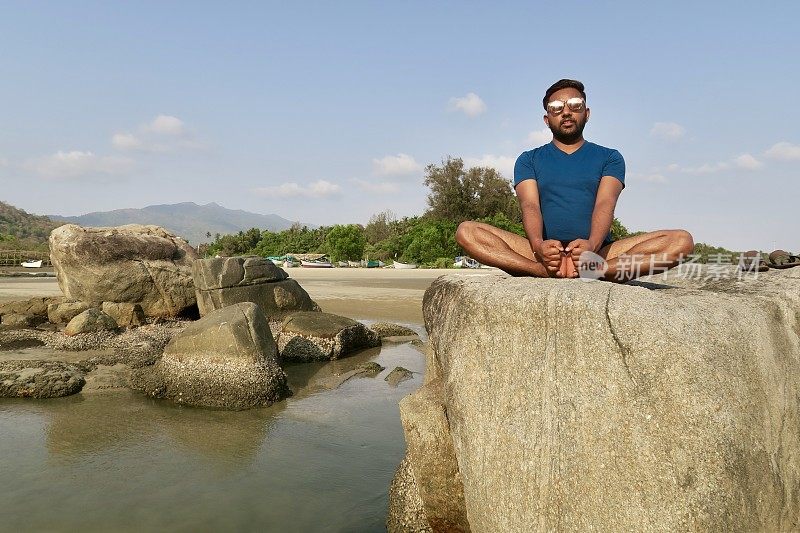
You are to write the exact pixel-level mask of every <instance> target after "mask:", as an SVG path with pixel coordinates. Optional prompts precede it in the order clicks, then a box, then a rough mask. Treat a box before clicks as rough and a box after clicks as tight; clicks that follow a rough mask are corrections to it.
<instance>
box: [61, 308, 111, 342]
mask: <svg viewBox="0 0 800 533" xmlns="http://www.w3.org/2000/svg"><path fill="white" fill-rule="evenodd" d="M115 329H117V322H116V321H115V320H114V319H113V318H111V317H110V316H108V315H107V314H105V313H104V312H102V311H101V310H99V309H97V308H96V307H92V308H91V309H87V310H86V311H84V312H83V313H81V314H79V315H78V316H76V317H75V318H73V319H72V320H70V321H69V324H67V327H66V328H64V333H65V334H67V335H69V336H70V337H72V336H74V335H78V334H80V333H93V332H95V331H112V330H115Z"/></svg>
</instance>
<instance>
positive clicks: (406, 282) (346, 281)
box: [0, 268, 500, 324]
mask: <svg viewBox="0 0 800 533" xmlns="http://www.w3.org/2000/svg"><path fill="white" fill-rule="evenodd" d="M42 270H44V269H42ZM50 270H51V271H52V269H50ZM286 272H287V273H288V274H289V277H290V278H293V279H296V280H297V282H298V283H300V285H301V286H302V287H303V288H304V289H305V290H306V291H308V293H309V295H311V297H312V298H313V299H314V300H315V301H316V302H317V303H318V304H319V305H320V306H321V307H322V310H323V311H326V312H329V313H335V314H338V315H344V316H347V317H350V318H354V319H364V318H370V319H376V320H394V321H397V322H403V323H415V324H421V323H422V296H423V295H424V294H425V289H427V288H428V287H429V286H430V284H431V283H433V281H434V280H435V279H436V278H438V277H439V276H442V275H445V274H455V275H459V276H491V275H497V274H498V273H500V272H499V271H497V270H488V269H487V270H458V269H431V270H426V269H417V270H396V269H389V268H380V269H379V268H375V269H365V268H320V269H314V268H290V269H286ZM36 296H61V290H60V289H59V288H58V282H57V281H56V278H55V277H47V278H12V277H0V302H4V301H9V300H22V299H26V298H33V297H36Z"/></svg>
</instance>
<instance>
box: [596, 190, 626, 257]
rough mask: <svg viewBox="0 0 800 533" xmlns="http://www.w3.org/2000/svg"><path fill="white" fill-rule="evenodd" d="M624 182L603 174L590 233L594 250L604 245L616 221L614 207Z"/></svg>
mask: <svg viewBox="0 0 800 533" xmlns="http://www.w3.org/2000/svg"><path fill="white" fill-rule="evenodd" d="M622 188H623V185H622V182H621V181H619V180H618V179H617V178H615V177H614V176H603V177H602V178H600V185H599V187H598V188H597V199H596V200H595V202H594V210H593V211H592V230H591V233H590V234H589V243H590V244H591V246H592V251H593V252H596V251H598V250H599V249H600V248H601V247H602V246H603V241H605V240H606V237H607V236H608V231H609V230H610V229H611V224H612V223H613V222H614V209H616V207H617V200H618V199H619V195H620V193H622Z"/></svg>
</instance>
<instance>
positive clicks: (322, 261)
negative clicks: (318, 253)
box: [300, 258, 333, 268]
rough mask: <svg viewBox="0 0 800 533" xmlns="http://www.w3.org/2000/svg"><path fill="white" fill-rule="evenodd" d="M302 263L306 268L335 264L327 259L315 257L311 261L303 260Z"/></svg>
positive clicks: (328, 266)
mask: <svg viewBox="0 0 800 533" xmlns="http://www.w3.org/2000/svg"><path fill="white" fill-rule="evenodd" d="M300 265H301V266H303V267H305V268H333V265H332V264H331V262H330V261H328V260H327V259H323V258H320V259H314V260H311V261H305V260H301V261H300Z"/></svg>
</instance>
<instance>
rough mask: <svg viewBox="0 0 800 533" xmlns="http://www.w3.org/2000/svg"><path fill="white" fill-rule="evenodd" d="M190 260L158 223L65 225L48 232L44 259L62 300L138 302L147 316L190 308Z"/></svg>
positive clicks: (172, 314)
mask: <svg viewBox="0 0 800 533" xmlns="http://www.w3.org/2000/svg"><path fill="white" fill-rule="evenodd" d="M196 258H197V253H196V252H195V251H194V249H193V248H192V247H191V246H189V245H188V244H187V243H186V242H185V241H184V240H183V239H180V238H178V237H176V236H175V235H173V234H171V233H169V232H168V231H166V230H164V229H163V228H160V227H158V226H142V225H138V224H129V225H126V226H119V227H113V228H81V227H80V226H76V225H75V224H66V225H64V226H61V227H58V228H56V229H54V230H53V231H52V233H51V234H50V259H51V261H52V263H53V267H54V268H55V271H56V275H57V277H58V285H59V287H61V291H62V292H63V293H64V296H65V297H66V298H67V299H68V300H73V301H84V302H129V303H138V304H140V305H141V306H142V309H143V310H144V313H145V315H147V316H152V317H176V316H179V315H180V314H181V313H183V312H185V311H187V310H188V309H190V308H193V307H194V305H195V295H194V285H193V283H192V273H191V263H192V261H194V260H195V259H196Z"/></svg>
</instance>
